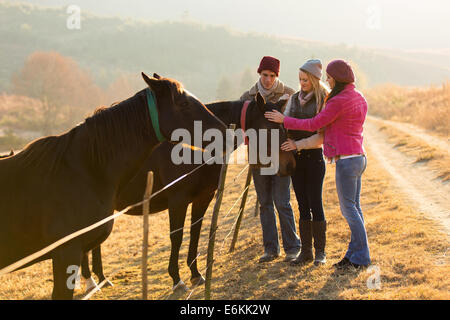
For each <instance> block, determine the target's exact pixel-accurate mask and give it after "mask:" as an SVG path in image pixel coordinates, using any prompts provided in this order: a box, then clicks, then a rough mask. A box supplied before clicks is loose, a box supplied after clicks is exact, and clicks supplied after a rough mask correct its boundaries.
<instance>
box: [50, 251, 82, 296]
mask: <svg viewBox="0 0 450 320" xmlns="http://www.w3.org/2000/svg"><path fill="white" fill-rule="evenodd" d="M81 258H82V251H81V248H79V247H75V246H63V247H62V248H58V249H56V250H55V252H54V253H53V260H52V262H53V293H52V299H53V300H71V299H73V290H74V289H75V284H76V282H77V278H78V276H79V275H78V271H79V268H80V264H81Z"/></svg>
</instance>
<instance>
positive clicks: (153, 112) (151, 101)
mask: <svg viewBox="0 0 450 320" xmlns="http://www.w3.org/2000/svg"><path fill="white" fill-rule="evenodd" d="M145 91H146V93H147V105H148V111H149V112H150V119H151V120H152V125H153V130H155V134H156V137H157V138H158V141H159V142H163V141H165V140H166V138H164V136H163V135H162V133H161V130H160V129H159V118H158V109H156V101H155V96H154V94H153V92H152V90H150V88H147V89H146V90H145Z"/></svg>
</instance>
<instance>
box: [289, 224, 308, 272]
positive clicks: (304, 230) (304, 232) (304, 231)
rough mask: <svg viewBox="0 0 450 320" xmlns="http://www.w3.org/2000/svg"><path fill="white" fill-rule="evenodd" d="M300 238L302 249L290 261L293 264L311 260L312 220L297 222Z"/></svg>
mask: <svg viewBox="0 0 450 320" xmlns="http://www.w3.org/2000/svg"><path fill="white" fill-rule="evenodd" d="M298 227H299V231H300V240H301V242H302V249H301V252H300V254H299V255H298V257H297V258H296V259H295V260H294V261H292V262H291V264H293V265H299V264H305V263H308V262H311V261H313V259H314V258H313V253H312V237H313V236H312V221H311V220H300V222H299V226H298Z"/></svg>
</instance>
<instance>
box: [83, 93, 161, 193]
mask: <svg viewBox="0 0 450 320" xmlns="http://www.w3.org/2000/svg"><path fill="white" fill-rule="evenodd" d="M127 103H128V104H133V112H136V110H139V113H140V118H142V121H133V120H130V119H128V118H127V117H125V116H123V117H121V118H122V120H121V128H120V129H117V128H114V122H112V121H110V120H108V121H105V120H104V121H103V122H104V123H106V126H104V127H103V125H104V124H99V125H98V126H99V128H98V129H97V130H94V134H95V135H96V136H95V138H93V137H92V135H93V132H92V130H89V129H88V128H87V126H85V130H84V131H83V133H82V135H81V139H79V140H78V143H79V144H80V145H81V146H80V147H83V145H84V149H86V147H85V144H86V143H87V145H89V147H90V148H89V149H91V150H89V151H88V152H87V153H86V154H85V156H84V161H86V162H87V165H88V167H89V168H90V169H91V170H92V172H94V176H95V177H96V178H100V181H102V182H106V183H107V184H108V185H110V186H111V187H115V188H120V186H122V185H124V184H126V183H128V181H129V180H131V178H132V177H133V176H134V174H135V173H136V172H137V170H138V169H139V168H140V166H141V165H142V163H143V162H144V161H145V159H146V158H147V157H148V156H149V155H150V153H151V151H152V149H153V148H154V147H155V146H156V145H157V144H158V143H159V141H158V139H157V137H156V134H155V132H154V129H153V126H152V123H151V120H150V118H149V116H148V111H147V106H146V99H145V95H143V93H142V92H139V93H137V94H136V95H135V96H134V97H131V98H129V99H127V100H125V101H123V102H121V103H119V104H118V105H116V106H114V107H112V108H127V105H126V104H127ZM140 108H143V109H142V110H140ZM117 111H118V114H119V116H120V112H121V111H120V110H117ZM125 112H126V110H125ZM130 112H131V110H130ZM100 117H101V116H100ZM125 118H127V119H125ZM130 118H132V117H131V116H130ZM91 121H93V122H94V121H96V120H95V119H92V120H91ZM100 121H101V120H100ZM114 121H117V119H116V120H114ZM96 125H97V124H94V126H91V127H96ZM118 131H119V133H118ZM127 134H128V136H127ZM137 137H138V138H137ZM93 139H96V140H93ZM93 141H94V142H93ZM105 145H107V146H106V148H105Z"/></svg>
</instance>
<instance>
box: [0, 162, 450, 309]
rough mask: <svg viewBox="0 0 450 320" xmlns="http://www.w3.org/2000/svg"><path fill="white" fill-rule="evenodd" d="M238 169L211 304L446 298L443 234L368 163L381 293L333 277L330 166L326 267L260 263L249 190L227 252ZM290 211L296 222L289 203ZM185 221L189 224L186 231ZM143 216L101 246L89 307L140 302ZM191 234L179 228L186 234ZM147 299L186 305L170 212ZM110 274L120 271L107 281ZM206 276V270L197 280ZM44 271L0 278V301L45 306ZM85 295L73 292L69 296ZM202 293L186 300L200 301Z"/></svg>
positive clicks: (336, 218) (157, 222)
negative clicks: (174, 290)
mask: <svg viewBox="0 0 450 320" xmlns="http://www.w3.org/2000/svg"><path fill="white" fill-rule="evenodd" d="M241 169H242V166H230V168H229V172H228V180H227V185H228V187H227V189H226V190H227V191H226V193H225V195H224V201H223V207H222V208H223V209H222V211H221V216H220V219H219V230H218V233H217V237H216V251H215V258H216V260H215V264H214V272H213V283H212V288H213V289H212V290H213V295H212V297H213V299H287V300H299V299H449V298H450V280H449V279H448V275H449V274H450V266H449V255H448V252H447V250H448V247H449V242H448V238H447V236H446V235H445V234H443V233H441V231H440V229H439V228H438V226H437V225H436V223H435V222H434V221H432V220H429V219H427V218H425V217H424V216H423V215H421V214H420V213H418V212H417V211H416V210H415V209H414V208H412V207H411V206H409V205H408V203H407V201H406V200H405V199H404V198H402V197H401V196H400V195H399V193H398V191H397V190H395V189H392V187H391V185H390V177H389V176H388V175H387V174H386V173H385V172H384V171H383V170H382V169H381V168H380V167H379V165H378V164H377V163H376V162H375V161H374V160H373V159H371V158H370V154H369V166H368V168H367V171H366V172H365V174H364V178H363V191H362V206H363V210H364V214H365V218H366V225H367V230H368V236H369V243H370V249H371V257H372V262H373V265H376V266H378V267H379V268H380V272H381V273H380V275H381V289H380V290H371V289H368V287H367V280H368V279H369V277H370V276H372V275H373V274H374V273H373V271H371V272H368V271H361V272H356V271H355V272H349V273H338V272H335V271H334V269H333V268H332V266H331V264H332V263H335V262H337V261H338V260H340V259H341V258H342V256H343V254H344V253H345V251H346V247H347V244H348V241H349V239H350V232H349V228H348V226H347V224H346V222H345V220H344V218H343V217H342V216H341V214H340V210H339V207H338V199H337V195H336V190H335V185H334V167H333V166H328V167H327V174H326V181H325V186H324V204H325V212H326V216H327V220H328V222H329V226H328V232H327V235H328V239H327V254H328V262H327V264H326V265H325V266H323V267H314V266H313V265H312V264H310V265H307V266H304V267H293V266H290V265H288V264H287V263H284V262H282V259H281V258H280V259H278V260H275V261H273V262H271V263H268V264H258V263H257V261H258V258H259V256H260V255H261V254H262V252H263V248H262V239H261V227H260V222H259V218H257V217H255V216H254V214H253V213H254V206H253V204H254V198H253V196H254V189H253V187H252V189H251V190H250V198H252V199H250V202H249V205H248V206H247V209H246V211H245V216H244V219H243V222H242V226H241V232H240V236H239V240H238V243H237V245H236V250H235V251H234V252H233V253H228V247H229V244H230V241H231V237H232V235H230V236H228V237H227V235H228V234H229V231H230V230H231V229H232V226H233V222H234V219H235V215H236V213H237V208H235V209H234V210H233V211H231V213H230V214H229V215H228V216H226V217H225V215H226V213H227V212H228V208H230V207H231V205H232V204H233V203H234V202H235V200H236V199H237V197H238V195H239V193H240V191H241V190H242V184H243V180H244V178H243V177H241V179H240V181H239V182H237V183H234V182H233V178H232V177H234V176H235V175H236V174H237V173H238V172H240V170H241ZM292 204H293V207H294V211H295V214H296V217H297V218H298V209H297V208H296V201H295V197H294V195H293V194H292ZM212 206H213V205H211V206H210V208H209V209H208V211H207V214H206V218H205V221H204V224H203V229H202V230H203V231H202V236H201V240H200V246H199V247H200V249H199V253H200V254H201V255H200V257H199V269H200V270H202V271H204V268H205V260H206V248H207V240H208V237H209V223H210V218H211V211H212ZM189 223H190V219H189V218H188V219H187V221H186V225H188V224H189ZM141 228H142V218H141V217H126V216H124V217H121V218H119V219H118V220H117V222H116V224H115V228H114V231H113V233H112V235H111V237H110V238H109V239H108V240H107V241H106V242H105V244H104V246H103V253H104V265H105V273H106V274H107V275H110V278H111V280H112V281H113V283H114V284H115V286H114V287H112V288H105V289H103V290H102V292H99V293H97V294H96V295H95V296H94V297H93V299H139V298H140V297H141V291H140V287H141V279H140V248H141ZM188 230H189V229H188V228H186V232H187V231H188ZM149 242H150V252H149V254H150V257H149V298H150V299H186V298H187V297H188V295H189V294H185V295H181V296H180V295H178V296H174V295H171V290H170V288H171V286H172V281H171V279H170V277H169V275H168V273H167V267H168V257H169V253H170V243H169V223H168V219H167V213H160V214H157V215H153V216H151V217H150V240H149ZM187 247H188V234H186V233H185V235H184V241H183V245H182V250H181V254H180V274H181V277H182V279H183V280H184V281H185V282H186V283H187V282H188V280H189V278H190V272H189V269H188V267H187V266H186V263H185V261H186V258H187ZM114 272H117V273H115V274H114ZM203 273H204V272H203ZM51 287H52V280H51V264H50V263H49V262H48V261H47V262H43V263H40V264H37V265H34V266H32V267H30V268H28V269H25V270H21V271H18V272H15V273H13V274H10V275H7V276H3V277H2V279H1V285H0V299H48V298H49V297H50V294H51ZM81 296H82V291H81V290H79V291H77V293H76V298H80V297H81ZM203 298H204V290H203V287H201V288H197V289H196V290H195V291H194V292H193V293H192V295H191V296H190V299H203Z"/></svg>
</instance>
